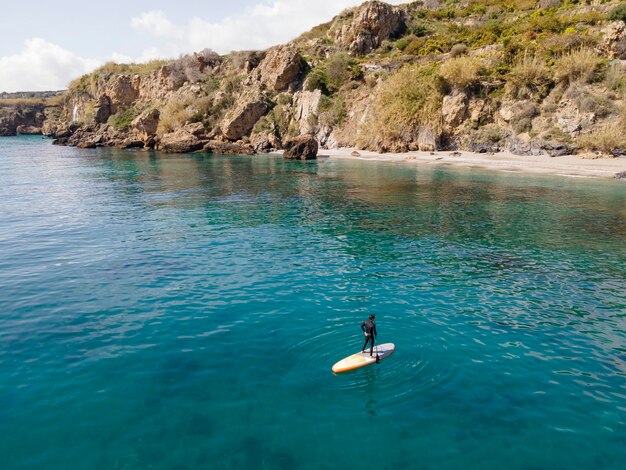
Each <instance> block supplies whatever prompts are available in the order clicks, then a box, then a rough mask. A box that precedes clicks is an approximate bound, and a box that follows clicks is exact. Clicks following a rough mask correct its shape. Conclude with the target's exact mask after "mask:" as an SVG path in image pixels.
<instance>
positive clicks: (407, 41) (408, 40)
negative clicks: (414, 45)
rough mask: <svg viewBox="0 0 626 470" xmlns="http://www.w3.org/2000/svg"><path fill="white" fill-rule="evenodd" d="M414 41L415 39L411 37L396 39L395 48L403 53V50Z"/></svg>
mask: <svg viewBox="0 0 626 470" xmlns="http://www.w3.org/2000/svg"><path fill="white" fill-rule="evenodd" d="M414 39H415V36H413V35H411V36H405V37H403V38H401V39H398V40H397V41H396V47H397V48H398V49H400V50H401V51H403V50H404V49H406V46H408V45H409V44H410V43H411V42H412V41H413V40H414Z"/></svg>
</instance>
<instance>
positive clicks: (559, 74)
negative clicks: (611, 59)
mask: <svg viewBox="0 0 626 470" xmlns="http://www.w3.org/2000/svg"><path fill="white" fill-rule="evenodd" d="M603 62H604V59H603V58H602V57H600V56H599V55H598V54H597V53H596V52H595V51H594V50H592V49H588V48H581V49H576V50H575V51H571V52H568V53H567V54H564V55H562V56H561V57H559V58H558V59H557V60H556V61H555V63H554V80H555V81H556V82H557V83H573V82H575V81H581V82H583V83H589V82H591V81H592V80H593V79H594V78H595V77H596V76H597V72H598V70H599V68H600V65H602V63H603Z"/></svg>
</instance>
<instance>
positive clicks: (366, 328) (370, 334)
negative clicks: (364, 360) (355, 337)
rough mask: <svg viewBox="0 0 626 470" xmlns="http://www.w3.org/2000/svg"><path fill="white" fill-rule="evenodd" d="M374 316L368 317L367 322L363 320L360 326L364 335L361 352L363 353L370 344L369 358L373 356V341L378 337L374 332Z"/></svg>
mask: <svg viewBox="0 0 626 470" xmlns="http://www.w3.org/2000/svg"><path fill="white" fill-rule="evenodd" d="M375 318H376V315H370V318H369V320H365V321H364V322H363V323H362V324H361V330H363V333H364V334H365V343H363V348H362V350H361V352H365V348H366V347H367V343H370V357H372V355H373V354H374V340H375V338H376V336H377V335H378V332H377V331H376V325H375V324H374V319H375Z"/></svg>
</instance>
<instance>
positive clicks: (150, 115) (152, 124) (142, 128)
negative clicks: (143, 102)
mask: <svg viewBox="0 0 626 470" xmlns="http://www.w3.org/2000/svg"><path fill="white" fill-rule="evenodd" d="M160 116H161V113H160V112H159V110H158V109H150V110H148V111H144V112H143V113H141V114H140V115H139V116H137V117H136V118H135V119H133V122H132V123H131V126H132V128H133V129H134V130H135V132H136V133H137V134H138V135H139V136H141V137H142V138H143V139H144V140H148V139H149V138H150V137H154V136H155V135H156V133H157V128H158V127H159V118H160Z"/></svg>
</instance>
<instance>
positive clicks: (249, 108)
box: [221, 93, 270, 140]
mask: <svg viewBox="0 0 626 470" xmlns="http://www.w3.org/2000/svg"><path fill="white" fill-rule="evenodd" d="M269 109H270V105H269V103H268V101H267V100H266V99H265V98H263V97H260V96H258V95H256V94H255V93H249V94H247V95H246V94H244V96H242V98H241V101H240V104H239V105H238V106H236V107H235V109H234V110H232V111H231V112H230V113H228V114H227V115H226V117H225V118H224V120H223V121H222V125H221V129H222V134H223V135H224V137H226V138H227V139H228V140H239V139H241V138H242V137H244V136H246V135H249V134H250V132H251V131H252V128H253V127H254V125H255V124H256V122H257V121H258V120H259V119H260V118H261V117H262V116H263V115H265V113H267V112H268V111H269Z"/></svg>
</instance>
